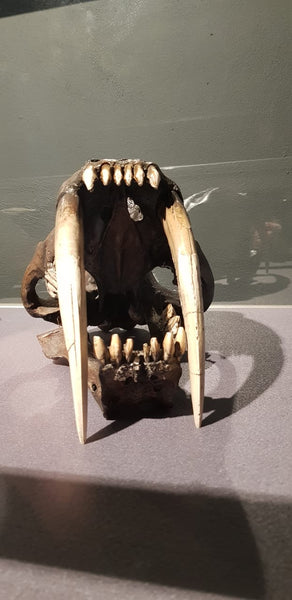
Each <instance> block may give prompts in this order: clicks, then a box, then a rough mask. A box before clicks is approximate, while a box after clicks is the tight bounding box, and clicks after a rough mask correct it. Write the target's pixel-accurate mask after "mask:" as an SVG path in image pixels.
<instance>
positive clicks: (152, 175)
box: [147, 165, 160, 190]
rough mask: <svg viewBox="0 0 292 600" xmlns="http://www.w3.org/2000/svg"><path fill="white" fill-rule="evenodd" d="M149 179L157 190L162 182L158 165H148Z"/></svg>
mask: <svg viewBox="0 0 292 600" xmlns="http://www.w3.org/2000/svg"><path fill="white" fill-rule="evenodd" d="M147 179H148V180H149V183H150V185H151V187H153V188H155V189H156V190H157V188H158V186H159V183H160V175H159V172H158V171H157V169H156V167H154V165H150V166H149V167H148V169H147Z"/></svg>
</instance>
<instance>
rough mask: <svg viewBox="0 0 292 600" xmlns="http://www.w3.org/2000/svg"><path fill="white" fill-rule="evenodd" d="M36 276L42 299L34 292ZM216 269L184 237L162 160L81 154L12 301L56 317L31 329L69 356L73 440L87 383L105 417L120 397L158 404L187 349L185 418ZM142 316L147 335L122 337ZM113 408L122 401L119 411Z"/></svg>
mask: <svg viewBox="0 0 292 600" xmlns="http://www.w3.org/2000/svg"><path fill="white" fill-rule="evenodd" d="M155 267H168V268H170V269H172V271H173V273H174V277H175V279H174V283H176V285H177V286H178V293H175V292H173V291H170V290H168V289H167V288H165V287H162V286H161V285H160V284H159V283H158V282H157V280H156V278H155V277H154V276H153V273H152V271H153V269H154V268H155ZM41 278H44V279H45V282H46V285H47V289H48V292H49V294H50V296H51V298H50V299H49V300H43V299H41V298H40V297H39V295H38V294H37V291H36V284H37V282H38V280H39V279H41ZM213 290H214V280H213V276H212V272H211V269H210V266H209V264H208V262H207V259H206V258H205V256H204V254H203V252H202V250H201V248H200V246H199V244H198V243H197V242H196V241H195V240H194V238H193V234H192V230H191V226H190V222H189V219H188V216H187V213H186V210H185V208H184V205H183V199H182V195H181V192H180V190H179V188H178V186H177V185H176V184H175V183H174V182H173V181H171V180H170V179H168V178H167V177H166V176H165V175H164V174H163V173H162V171H161V170H160V168H159V167H158V166H157V165H155V164H153V163H148V162H142V161H140V160H124V159H123V160H107V159H104V160H90V161H88V162H87V163H86V164H85V165H84V166H83V167H82V168H81V169H80V170H79V171H77V172H76V173H74V175H72V177H70V178H69V179H68V180H66V181H65V182H64V183H63V185H62V186H61V188H60V191H59V195H58V201H57V209H56V222H55V229H54V230H52V231H51V232H50V233H49V235H48V237H47V238H46V240H45V241H44V242H40V243H39V244H38V245H37V247H36V250H35V253H34V256H33V258H32V261H31V263H30V264H29V265H28V267H27V269H26V271H25V274H24V277H23V282H22V301H23V304H24V306H25V308H26V310H27V311H28V312H29V313H30V314H31V315H32V316H34V317H42V318H43V319H45V320H47V321H51V322H54V323H57V324H58V325H62V327H61V328H59V329H58V330H55V331H53V332H49V333H48V334H45V335H42V336H39V339H40V342H41V345H42V347H43V351H44V352H45V354H46V356H48V357H50V358H55V357H66V358H68V361H69V366H70V375H71V384H72V393H73V400H74V408H75V418H76V425H77V430H78V434H79V439H80V441H81V442H82V443H84V441H85V440H86V426H87V386H88V387H89V389H90V390H91V391H92V393H93V395H94V397H95V399H96V400H97V402H98V403H99V405H100V406H101V408H102V410H103V412H104V414H105V416H107V417H115V416H117V415H118V414H119V409H120V408H122V407H123V406H124V405H125V404H126V405H127V406H128V407H129V405H130V406H133V407H137V406H140V407H141V406H142V408H143V407H145V405H147V406H148V404H147V403H148V401H149V402H150V404H151V403H153V401H155V402H156V401H159V400H160V401H161V402H162V404H167V403H168V402H169V400H170V397H171V395H172V393H173V391H174V389H175V388H176V386H177V384H178V381H179V377H180V375H181V367H180V359H181V357H182V355H183V354H184V352H185V350H186V346H187V348H188V362H189V372H190V383H191V397H192V404H193V413H194V420H195V425H196V426H197V427H200V425H201V421H202V413H203V400H204V371H205V351H204V325H203V312H204V310H206V309H207V308H208V306H209V305H210V303H211V301H212V298H213ZM137 324H138V325H145V324H147V325H148V328H149V332H150V336H151V339H150V342H149V343H144V344H143V348H142V349H140V350H135V349H134V342H133V338H132V337H128V338H127V339H126V341H125V343H124V346H122V342H121V337H120V335H119V334H117V333H116V332H114V333H113V334H112V338H111V342H110V344H109V346H108V347H107V345H106V344H105V343H104V341H103V339H102V337H101V336H97V337H96V336H94V337H93V340H92V341H89V340H88V330H87V327H88V326H89V325H96V326H98V327H99V328H100V329H101V331H103V332H105V331H110V330H113V329H115V328H121V329H124V330H126V331H127V330H130V329H132V328H133V327H134V326H135V325H137ZM121 412H123V411H121Z"/></svg>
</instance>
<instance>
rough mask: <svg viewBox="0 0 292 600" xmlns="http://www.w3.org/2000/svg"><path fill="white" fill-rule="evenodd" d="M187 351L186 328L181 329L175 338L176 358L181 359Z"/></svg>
mask: <svg viewBox="0 0 292 600" xmlns="http://www.w3.org/2000/svg"><path fill="white" fill-rule="evenodd" d="M186 349H187V336H186V332H185V329H184V327H179V328H178V331H177V334H176V338H175V356H177V358H181V357H182V356H183V355H184V353H185V351H186Z"/></svg>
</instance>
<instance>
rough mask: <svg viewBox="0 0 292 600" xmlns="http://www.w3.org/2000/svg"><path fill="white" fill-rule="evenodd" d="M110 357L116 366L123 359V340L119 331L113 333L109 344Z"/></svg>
mask: <svg viewBox="0 0 292 600" xmlns="http://www.w3.org/2000/svg"><path fill="white" fill-rule="evenodd" d="M109 354H110V359H111V361H112V362H113V363H115V365H116V366H119V365H120V364H121V361H122V342H121V338H120V336H119V334H118V333H113V335H112V337H111V343H110V346H109Z"/></svg>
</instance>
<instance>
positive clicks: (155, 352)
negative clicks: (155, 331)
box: [150, 337, 161, 361]
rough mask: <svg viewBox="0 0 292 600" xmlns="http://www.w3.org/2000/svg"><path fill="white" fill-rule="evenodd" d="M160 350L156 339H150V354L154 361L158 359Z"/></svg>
mask: <svg viewBox="0 0 292 600" xmlns="http://www.w3.org/2000/svg"><path fill="white" fill-rule="evenodd" d="M160 350H161V348H160V344H159V342H158V339H157V338H156V337H152V338H151V339H150V354H151V356H152V358H153V360H154V361H157V360H159V359H160Z"/></svg>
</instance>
